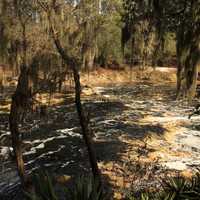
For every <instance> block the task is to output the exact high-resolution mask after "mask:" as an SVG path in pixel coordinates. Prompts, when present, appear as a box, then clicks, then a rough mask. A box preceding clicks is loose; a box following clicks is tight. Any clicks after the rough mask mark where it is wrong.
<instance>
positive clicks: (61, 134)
mask: <svg viewBox="0 0 200 200" xmlns="http://www.w3.org/2000/svg"><path fill="white" fill-rule="evenodd" d="M171 73H172V74H171ZM101 75H102V77H101ZM129 76H130V73H127V71H121V72H117V71H116V72H112V71H110V70H108V71H106V70H102V71H96V72H93V73H92V74H91V76H90V77H89V80H88V77H87V76H84V77H83V78H82V83H83V85H85V87H84V88H83V91H82V99H83V103H84V107H85V109H86V110H87V112H88V113H90V126H91V129H92V130H93V134H94V135H93V136H94V141H95V149H96V151H97V158H98V163H99V166H100V168H101V171H102V174H103V178H104V180H105V182H106V183H107V184H108V182H109V184H111V185H112V186H113V188H114V191H115V194H114V195H115V198H116V199H120V198H121V195H122V193H123V192H124V189H125V188H130V187H131V186H132V185H133V186H134V189H135V190H141V189H144V190H145V189H146V188H148V189H151V188H152V189H153V188H154V189H155V188H156V187H159V186H160V182H159V180H160V179H161V178H163V177H165V176H166V175H168V174H176V173H178V172H181V171H183V172H184V173H189V171H190V170H193V169H195V168H196V167H197V166H198V165H199V162H200V157H199V156H198V154H199V152H200V148H199V147H198V146H200V145H199V144H200V141H199V140H200V139H199V135H198V131H197V130H196V127H197V126H198V121H199V117H194V118H192V120H188V114H189V113H190V112H191V107H189V106H188V105H186V104H185V103H184V102H180V101H179V102H178V101H175V83H174V81H175V80H174V76H175V72H171V71H170V73H169V72H166V69H165V72H159V71H153V70H150V71H148V72H146V73H144V72H143V74H142V73H141V72H138V71H133V73H132V76H133V77H132V80H135V81H133V82H131V83H127V81H128V80H129ZM138 77H139V78H138ZM169 77H172V78H169ZM71 91H72V88H71V89H70V92H69V91H68V92H67V93H65V94H59V93H56V94H54V95H53V96H52V97H51V99H50V101H49V99H48V95H47V94H43V95H41V96H40V97H38V98H40V101H41V102H43V101H46V102H45V103H47V104H48V103H49V108H48V114H47V116H46V117H44V118H42V119H41V118H40V117H39V116H38V115H37V113H33V114H30V115H28V116H27V119H26V121H25V122H24V124H22V126H21V128H20V130H21V131H23V132H24V144H23V148H24V158H25V163H26V169H27V172H28V173H30V172H33V171H36V170H37V169H39V168H44V169H46V170H49V171H50V172H51V174H52V175H55V176H56V177H57V179H58V180H59V182H67V181H68V179H71V178H72V179H73V178H74V177H77V176H78V175H79V174H82V173H85V174H88V173H90V169H89V162H88V154H87V151H86V148H85V144H84V141H83V139H82V136H81V134H80V133H81V129H80V127H79V122H78V118H77V114H76V109H75V104H74V99H73V93H71ZM7 96H8V95H7ZM6 99H9V98H8V97H6ZM5 105H6V106H7V107H6V108H5V109H8V108H9V100H8V101H7V103H6V104H5ZM194 126H195V127H194ZM0 131H1V134H0V142H1V141H3V142H2V143H1V144H0V145H1V146H4V145H5V144H7V145H8V144H9V140H10V139H9V137H10V136H9V127H8V112H5V110H4V107H1V113H0ZM2 138H4V140H3V139H2ZM4 165H5V168H4V171H3V170H2V172H3V173H1V175H0V176H1V177H4V176H3V174H6V175H7V180H9V181H11V182H12V181H13V180H14V181H16V173H14V172H16V171H15V167H14V166H15V165H14V162H13V161H9V162H8V163H4ZM7 166H9V168H8V169H9V170H10V171H6V170H5V169H6V167H7ZM12 172H13V173H12ZM69 177H70V178H69ZM65 178H66V179H65ZM1 180H4V182H3V181H2V182H1V183H0V187H1V188H6V187H7V186H8V183H6V182H5V180H6V178H5V177H4V179H1ZM6 184H7V185H6Z"/></svg>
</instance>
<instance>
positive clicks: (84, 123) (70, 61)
mask: <svg viewBox="0 0 200 200" xmlns="http://www.w3.org/2000/svg"><path fill="white" fill-rule="evenodd" d="M49 22H50V25H51V32H52V37H53V40H54V43H55V46H56V48H57V51H58V53H59V54H60V56H61V57H62V59H63V60H64V62H65V63H66V65H67V66H69V67H71V69H72V71H73V76H74V82H75V104H76V109H77V113H78V117H79V121H80V125H81V128H82V134H83V138H84V140H85V143H86V146H87V150H88V154H89V160H90V164H91V168H92V173H93V176H94V178H95V179H97V180H98V181H99V182H100V183H101V175H100V171H99V168H98V164H97V158H96V153H95V149H94V145H93V141H92V138H91V133H90V129H89V127H88V120H87V117H86V116H85V114H84V110H83V106H82V103H81V83H80V75H79V69H78V67H79V66H81V65H80V64H78V62H77V61H76V59H74V58H73V57H69V56H68V55H67V53H66V52H65V50H64V49H63V47H62V45H61V43H60V40H59V38H58V36H57V34H56V33H55V30H54V28H53V25H52V22H51V18H50V16H49Z"/></svg>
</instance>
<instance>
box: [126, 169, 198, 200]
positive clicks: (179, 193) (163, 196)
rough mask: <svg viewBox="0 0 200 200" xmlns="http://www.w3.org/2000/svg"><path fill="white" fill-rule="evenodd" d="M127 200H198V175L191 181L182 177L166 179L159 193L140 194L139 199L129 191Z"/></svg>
mask: <svg viewBox="0 0 200 200" xmlns="http://www.w3.org/2000/svg"><path fill="white" fill-rule="evenodd" d="M126 199H127V200H198V199H200V173H197V174H196V175H195V176H194V177H193V178H192V180H188V179H186V178H183V177H174V178H168V179H167V180H166V181H164V183H163V185H162V190H161V191H159V192H149V193H142V194H141V195H140V196H139V197H136V195H134V194H133V192H132V191H131V192H130V193H129V194H128V195H127V197H126Z"/></svg>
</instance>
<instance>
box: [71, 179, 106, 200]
mask: <svg viewBox="0 0 200 200" xmlns="http://www.w3.org/2000/svg"><path fill="white" fill-rule="evenodd" d="M68 194H69V195H68V196H69V199H72V200H105V199H106V195H104V194H103V191H102V189H101V186H100V184H99V182H98V181H95V180H94V179H93V178H91V177H89V178H88V177H87V178H86V177H80V178H79V179H78V180H77V182H76V184H75V186H74V188H73V189H72V190H71V191H70V192H69V193H68Z"/></svg>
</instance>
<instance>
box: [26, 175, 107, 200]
mask: <svg viewBox="0 0 200 200" xmlns="http://www.w3.org/2000/svg"><path fill="white" fill-rule="evenodd" d="M33 185H34V188H35V193H34V194H30V193H26V196H27V199H28V200H58V199H59V197H58V195H57V194H56V192H55V187H54V186H53V181H52V179H51V177H50V176H49V174H48V173H46V172H44V173H39V174H36V175H34V177H33ZM63 196H65V198H66V200H68V199H70V200H106V199H107V197H106V195H105V194H104V193H103V190H102V188H101V186H100V184H99V182H98V181H96V180H94V179H93V178H91V177H87V178H86V177H80V178H78V180H77V181H76V183H75V185H74V187H73V188H72V189H69V188H66V187H65V188H64V194H63Z"/></svg>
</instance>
